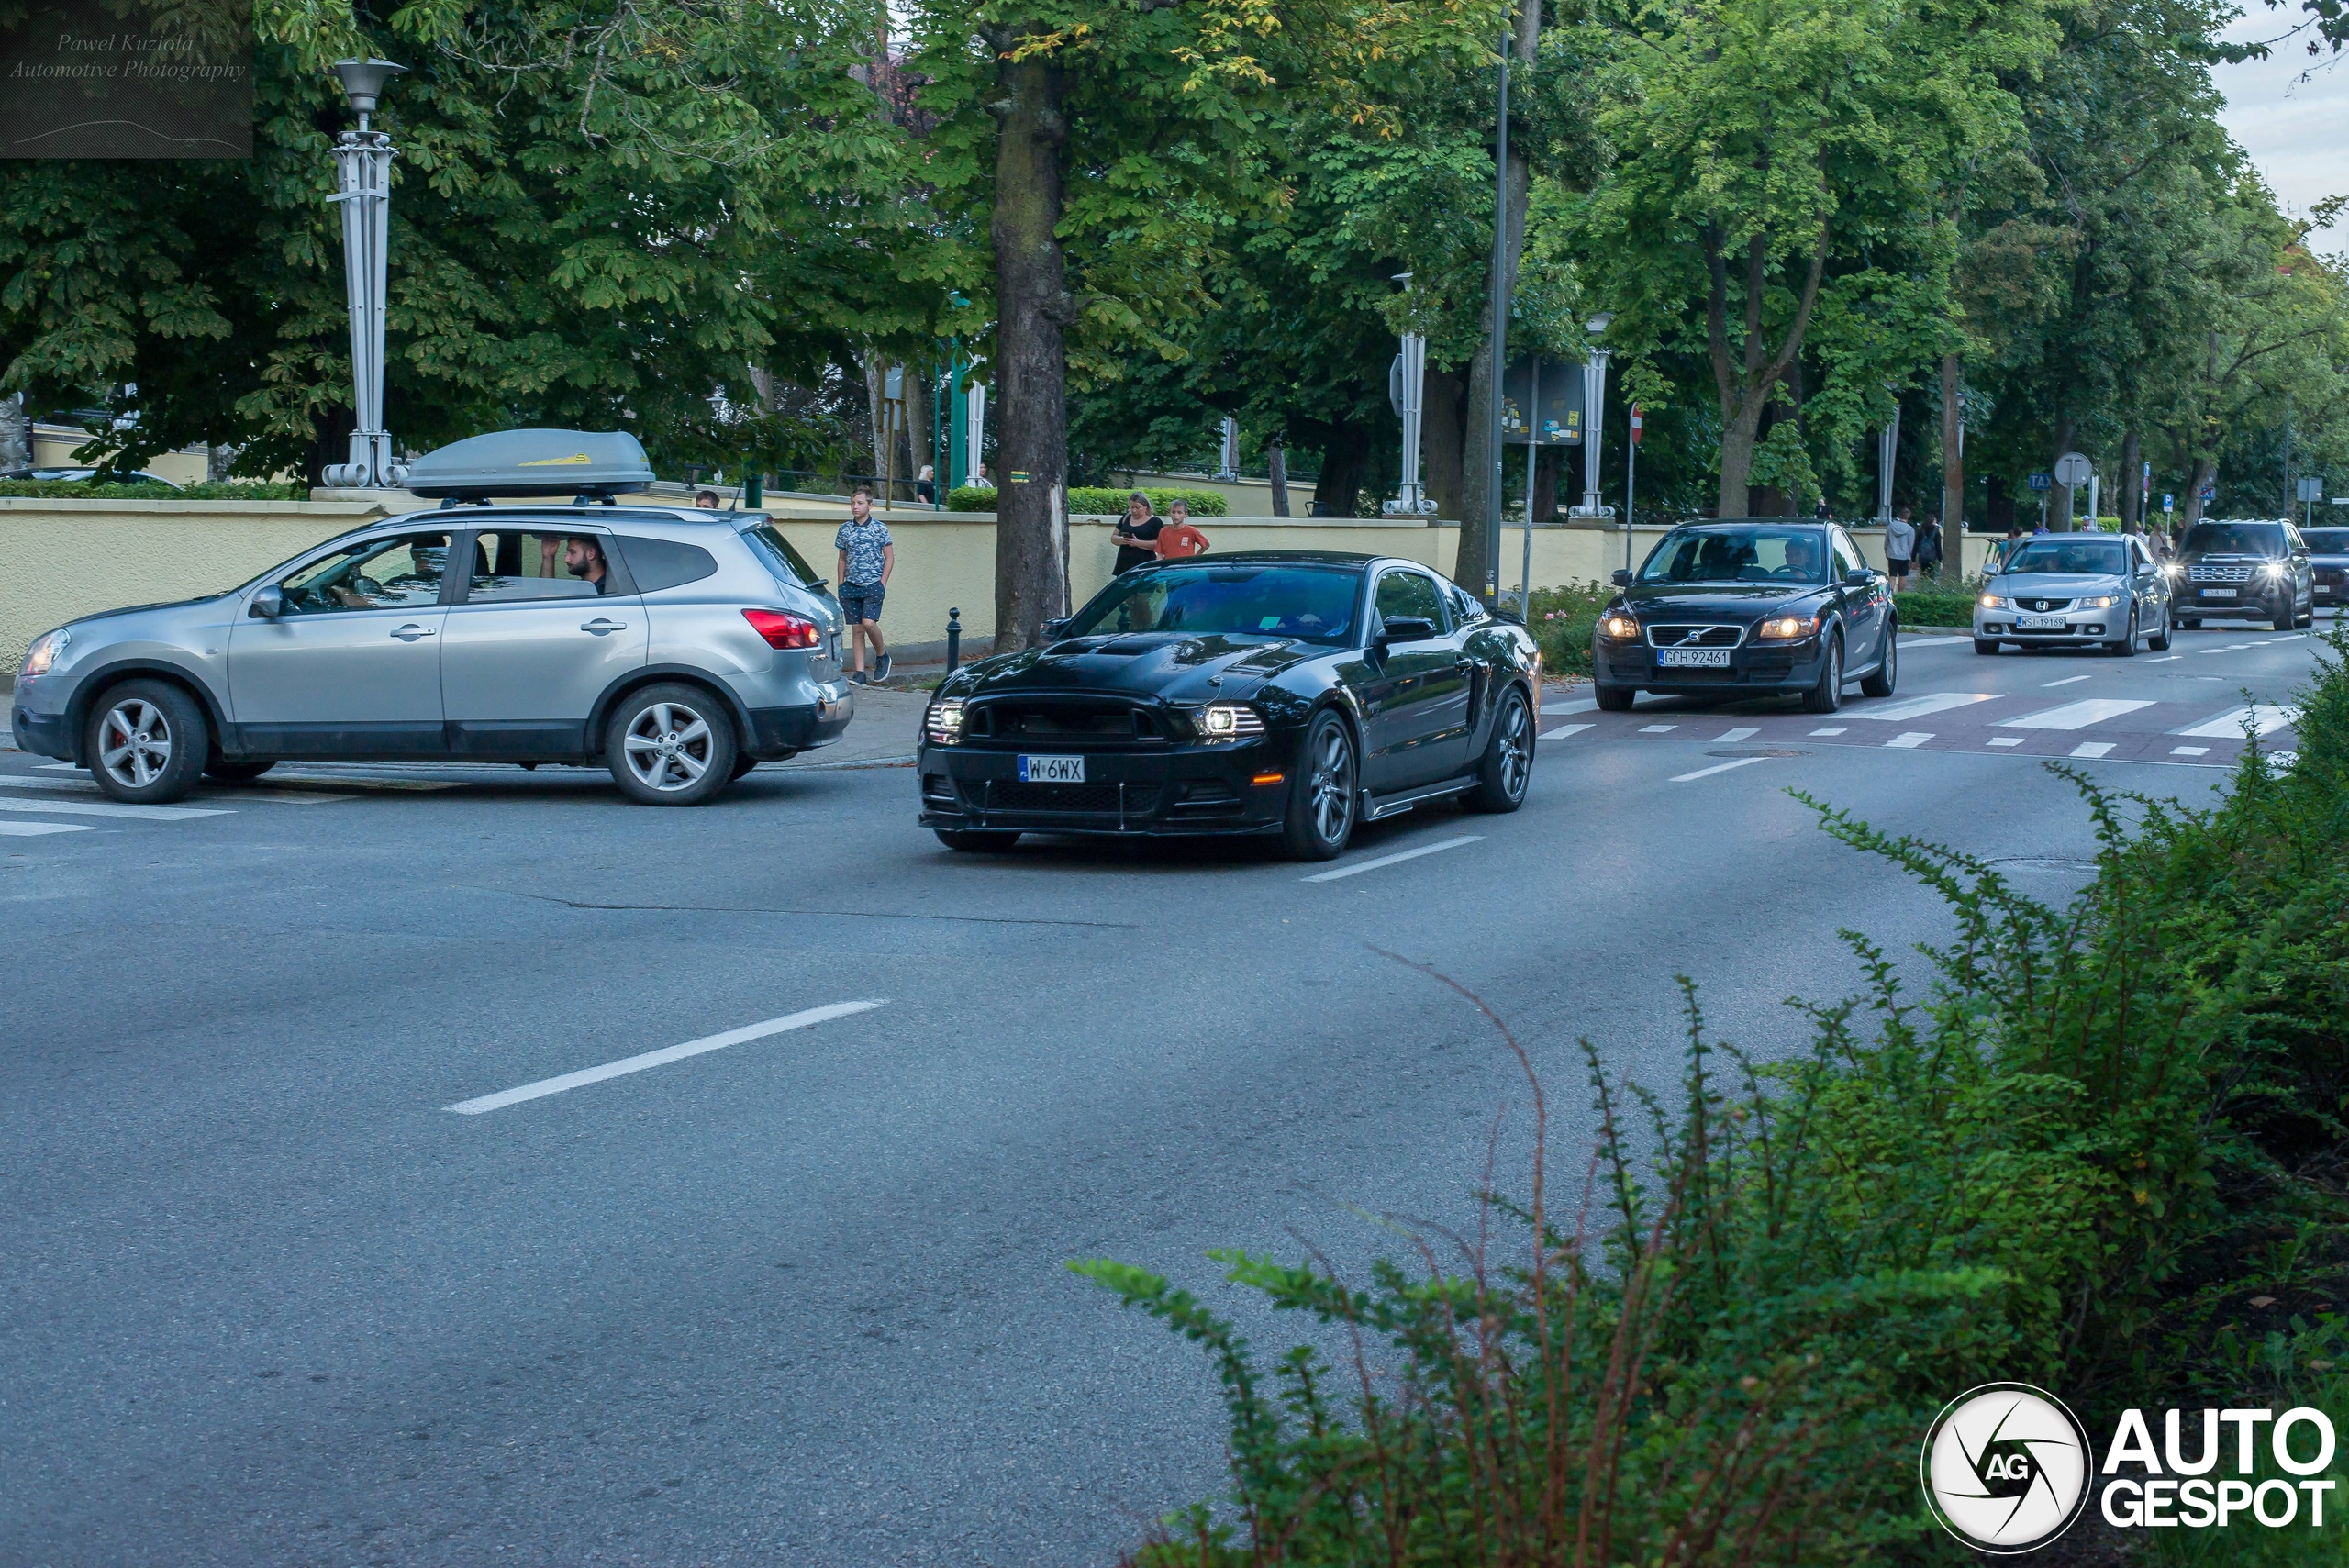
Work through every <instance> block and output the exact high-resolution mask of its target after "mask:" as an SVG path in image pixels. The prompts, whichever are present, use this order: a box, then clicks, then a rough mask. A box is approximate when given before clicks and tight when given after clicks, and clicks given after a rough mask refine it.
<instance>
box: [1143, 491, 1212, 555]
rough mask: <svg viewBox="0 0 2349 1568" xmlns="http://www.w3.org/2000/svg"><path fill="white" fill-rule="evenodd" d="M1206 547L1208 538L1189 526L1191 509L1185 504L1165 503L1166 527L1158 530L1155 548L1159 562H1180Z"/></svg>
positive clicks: (1179, 501)
mask: <svg viewBox="0 0 2349 1568" xmlns="http://www.w3.org/2000/svg"><path fill="white" fill-rule="evenodd" d="M1207 547H1208V536H1207V535H1205V534H1203V533H1201V532H1199V530H1198V529H1197V528H1193V527H1192V526H1191V508H1190V505H1189V503H1187V502H1185V501H1181V500H1175V501H1171V502H1169V503H1167V506H1166V525H1165V527H1163V528H1160V529H1159V530H1158V538H1157V539H1156V541H1155V548H1156V550H1157V551H1158V559H1159V560H1161V561H1182V560H1185V559H1186V558H1188V557H1190V556H1194V555H1197V554H1198V553H1199V552H1200V551H1201V550H1205V549H1207Z"/></svg>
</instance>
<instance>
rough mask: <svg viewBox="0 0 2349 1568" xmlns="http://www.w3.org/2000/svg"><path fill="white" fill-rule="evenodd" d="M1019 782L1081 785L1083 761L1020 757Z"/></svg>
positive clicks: (1066, 758) (1077, 758)
mask: <svg viewBox="0 0 2349 1568" xmlns="http://www.w3.org/2000/svg"><path fill="white" fill-rule="evenodd" d="M1019 782H1020V783H1022V784H1083V783H1084V782H1085V759H1084V758H1082V757H1022V758H1020V759H1019Z"/></svg>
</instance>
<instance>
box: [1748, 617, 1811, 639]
mask: <svg viewBox="0 0 2349 1568" xmlns="http://www.w3.org/2000/svg"><path fill="white" fill-rule="evenodd" d="M1818 629H1819V622H1818V621H1817V619H1815V618H1814V617H1810V616H1772V617H1770V618H1769V619H1767V620H1765V621H1764V622H1763V623H1762V624H1761V625H1759V626H1757V627H1755V628H1753V640H1754V641H1756V642H1786V641H1788V640H1790V639H1794V638H1798V637H1809V635H1810V634H1811V633H1812V632H1814V631H1817V630H1818Z"/></svg>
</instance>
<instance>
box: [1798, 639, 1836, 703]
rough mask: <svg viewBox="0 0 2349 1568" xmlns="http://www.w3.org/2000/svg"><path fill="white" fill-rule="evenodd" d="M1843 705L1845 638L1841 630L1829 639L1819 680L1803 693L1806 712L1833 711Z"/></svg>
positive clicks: (1821, 662)
mask: <svg viewBox="0 0 2349 1568" xmlns="http://www.w3.org/2000/svg"><path fill="white" fill-rule="evenodd" d="M1842 706H1843V638H1842V633H1840V632H1835V633H1831V634H1830V635H1829V637H1828V639H1827V655H1826V657H1825V658H1824V659H1823V660H1821V661H1820V667H1819V681H1818V684H1815V685H1813V686H1812V687H1811V688H1810V690H1809V691H1807V692H1805V693H1803V695H1802V710H1803V712H1805V713H1833V712H1835V711H1836V710H1837V709H1839V708H1841V707H1842Z"/></svg>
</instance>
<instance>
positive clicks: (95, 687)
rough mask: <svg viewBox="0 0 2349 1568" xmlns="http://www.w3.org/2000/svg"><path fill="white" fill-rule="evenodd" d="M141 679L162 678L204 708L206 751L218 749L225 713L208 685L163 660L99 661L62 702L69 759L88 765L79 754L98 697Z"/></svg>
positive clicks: (224, 729) (225, 723) (224, 732)
mask: <svg viewBox="0 0 2349 1568" xmlns="http://www.w3.org/2000/svg"><path fill="white" fill-rule="evenodd" d="M140 680H154V681H161V682H164V683H165V684H169V685H173V686H177V687H179V688H180V689H181V690H182V691H184V692H186V693H187V694H188V695H190V696H192V697H194V698H195V703H196V706H198V707H200V708H202V709H203V710H204V721H205V723H206V724H208V725H210V726H211V728H212V734H211V736H210V738H209V739H208V740H207V741H206V749H207V751H218V750H219V749H220V742H221V740H223V739H224V738H226V737H227V735H228V716H227V715H226V714H225V713H224V712H223V711H222V709H221V706H220V702H219V699H218V698H217V697H216V696H214V695H212V691H211V688H210V687H208V686H206V684H204V682H203V680H202V679H201V678H200V677H198V676H196V675H194V674H191V673H189V672H187V671H185V670H184V669H182V668H180V667H179V666H178V665H176V664H173V663H171V662H167V661H165V660H161V659H140V658H133V659H123V660H118V661H117V662H114V663H112V664H101V665H99V666H98V667H97V668H96V669H95V670H93V671H91V672H89V673H87V674H85V675H83V676H82V677H80V679H79V680H77V681H76V682H75V684H74V687H73V695H72V697H71V698H69V699H68V700H67V702H66V704H65V742H66V744H67V745H68V746H69V747H71V748H72V753H73V754H72V757H71V758H69V759H68V761H70V762H73V763H75V764H76V765H77V766H81V767H87V766H88V765H89V762H90V760H89V758H87V757H85V756H83V754H82V753H83V745H82V738H83V733H84V732H85V731H86V730H87V729H88V728H89V727H90V715H91V714H93V713H95V712H96V711H97V706H98V699H99V698H101V697H103V696H105V695H106V694H107V693H108V692H110V691H112V690H114V688H115V687H117V686H118V685H121V684H123V683H124V682H125V681H140Z"/></svg>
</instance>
